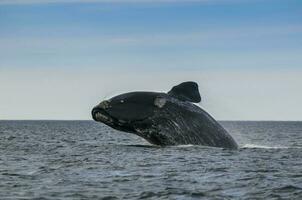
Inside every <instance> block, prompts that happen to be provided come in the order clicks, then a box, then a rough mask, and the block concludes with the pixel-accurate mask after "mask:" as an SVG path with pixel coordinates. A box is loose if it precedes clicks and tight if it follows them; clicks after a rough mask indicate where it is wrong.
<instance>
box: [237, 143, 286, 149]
mask: <svg viewBox="0 0 302 200" xmlns="http://www.w3.org/2000/svg"><path fill="white" fill-rule="evenodd" d="M241 148H256V149H288V148H289V147H284V146H265V145H257V144H245V145H243V146H242V147H241Z"/></svg>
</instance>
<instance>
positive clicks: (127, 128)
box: [91, 107, 136, 133]
mask: <svg viewBox="0 0 302 200" xmlns="http://www.w3.org/2000/svg"><path fill="white" fill-rule="evenodd" d="M91 114H92V118H93V119H94V120H95V121H97V122H102V123H104V124H106V125H107V126H110V127H112V128H114V129H116V130H119V131H124V132H128V133H135V132H136V130H135V129H134V128H133V127H132V126H131V125H130V123H127V122H126V121H123V120H118V119H116V118H114V117H113V116H111V115H110V114H109V113H108V112H106V110H104V109H102V108H98V107H96V108H94V109H93V110H92V112H91Z"/></svg>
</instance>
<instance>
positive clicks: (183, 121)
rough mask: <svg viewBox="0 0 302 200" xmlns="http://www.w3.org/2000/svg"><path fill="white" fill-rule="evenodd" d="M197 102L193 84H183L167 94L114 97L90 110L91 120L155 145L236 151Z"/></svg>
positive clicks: (223, 132) (236, 146) (233, 141)
mask: <svg viewBox="0 0 302 200" xmlns="http://www.w3.org/2000/svg"><path fill="white" fill-rule="evenodd" d="M200 100H201V98H200V94H199V91H198V85H197V83H195V82H184V83H181V84H179V85H177V86H174V87H173V88H172V90H171V91H169V92H168V93H159V92H130V93H125V94H121V95H118V96H115V97H113V98H111V99H109V100H106V101H103V102H101V103H100V104H99V105H97V106H96V107H94V108H93V110H92V117H93V119H94V120H95V121H98V122H102V123H104V124H106V125H108V126H110V127H112V128H114V129H116V130H120V131H124V132H129V133H134V134H136V135H138V136H140V137H143V138H145V139H146V140H147V141H149V142H150V143H152V144H155V145H160V146H168V145H184V144H194V145H204V146H213V147H222V148H228V149H237V148H238V145H237V144H236V142H235V140H234V139H233V138H232V137H231V136H230V135H229V134H228V132H227V131H226V130H225V129H224V128H223V127H222V126H221V125H220V124H219V123H218V122H217V121H216V120H215V119H214V118H212V117H211V116H210V115H209V114H208V113H207V112H206V111H204V110H203V109H201V108H200V107H198V106H196V105H194V104H193V103H198V102H200ZM192 102H193V103H192Z"/></svg>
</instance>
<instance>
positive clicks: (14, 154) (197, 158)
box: [0, 121, 302, 200]
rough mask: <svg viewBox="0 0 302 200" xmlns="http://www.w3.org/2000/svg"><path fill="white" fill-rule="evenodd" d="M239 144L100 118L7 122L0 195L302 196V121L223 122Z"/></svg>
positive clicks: (1, 137) (2, 127) (0, 152)
mask: <svg viewBox="0 0 302 200" xmlns="http://www.w3.org/2000/svg"><path fill="white" fill-rule="evenodd" d="M220 123H221V124H222V125H223V126H224V127H225V128H226V129H227V130H228V131H229V133H230V134H231V135H232V136H233V137H234V138H235V140H236V141H237V142H238V143H239V145H240V149H239V150H227V149H221V148H213V147H204V146H194V145H181V146H169V147H157V146H153V145H150V144H149V143H148V142H146V141H145V140H144V139H142V138H139V137H137V136H135V135H133V134H129V133H123V132H118V131H116V130H113V129H111V128H109V127H107V126H105V125H103V124H100V123H97V122H93V121H0V199H2V200H5V199H66V200H67V199H70V200H71V199H72V200H73V199H107V200H109V199H302V122H252V121H250V122H243V121H222V122H220Z"/></svg>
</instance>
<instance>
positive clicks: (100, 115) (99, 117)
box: [95, 112, 112, 122]
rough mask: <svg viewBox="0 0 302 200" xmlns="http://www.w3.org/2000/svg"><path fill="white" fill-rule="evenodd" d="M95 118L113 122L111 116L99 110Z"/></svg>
mask: <svg viewBox="0 0 302 200" xmlns="http://www.w3.org/2000/svg"><path fill="white" fill-rule="evenodd" d="M95 118H96V119H97V121H102V122H104V121H105V122H112V119H110V118H109V117H107V116H105V115H103V114H102V113H100V112H98V113H96V114H95Z"/></svg>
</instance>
